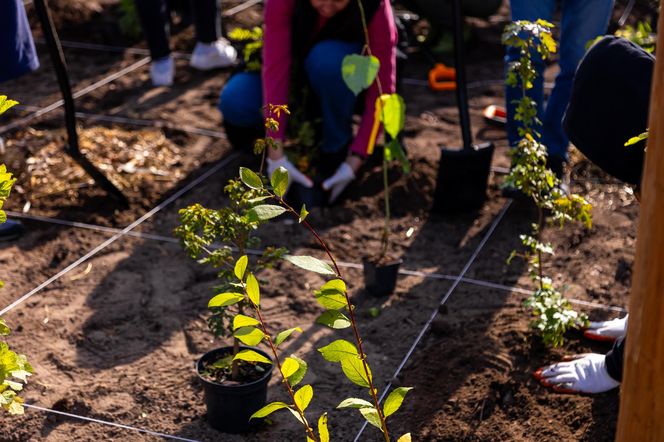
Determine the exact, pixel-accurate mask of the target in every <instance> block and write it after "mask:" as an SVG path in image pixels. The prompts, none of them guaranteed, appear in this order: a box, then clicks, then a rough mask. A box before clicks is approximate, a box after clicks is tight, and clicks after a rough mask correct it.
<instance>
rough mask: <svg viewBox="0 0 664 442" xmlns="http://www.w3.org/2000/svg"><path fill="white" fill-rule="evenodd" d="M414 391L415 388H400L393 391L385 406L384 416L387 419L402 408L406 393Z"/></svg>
mask: <svg viewBox="0 0 664 442" xmlns="http://www.w3.org/2000/svg"><path fill="white" fill-rule="evenodd" d="M412 389H413V387H399V388H395V389H394V390H392V392H391V393H390V394H389V396H387V399H385V405H383V414H384V415H385V417H388V416H391V415H392V414H394V413H395V412H396V411H397V410H398V409H399V407H401V404H402V403H403V400H404V398H405V397H406V393H408V392H409V391H410V390H412Z"/></svg>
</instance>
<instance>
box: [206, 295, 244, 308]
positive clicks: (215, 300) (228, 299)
mask: <svg viewBox="0 0 664 442" xmlns="http://www.w3.org/2000/svg"><path fill="white" fill-rule="evenodd" d="M243 299H244V295H243V294H241V293H220V294H218V295H216V296H214V297H212V299H210V301H209V302H208V308H212V307H226V306H229V305H233V304H237V303H238V302H240V301H242V300H243Z"/></svg>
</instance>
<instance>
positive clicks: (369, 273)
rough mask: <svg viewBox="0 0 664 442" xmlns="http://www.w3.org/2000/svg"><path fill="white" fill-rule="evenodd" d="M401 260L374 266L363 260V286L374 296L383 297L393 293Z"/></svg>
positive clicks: (372, 263)
mask: <svg viewBox="0 0 664 442" xmlns="http://www.w3.org/2000/svg"><path fill="white" fill-rule="evenodd" d="M402 262H403V260H402V259H399V260H396V261H393V262H389V263H387V264H380V265H376V263H375V262H372V261H371V259H369V258H363V259H362V264H363V267H364V286H365V287H366V289H367V291H368V292H369V293H371V294H372V295H374V296H385V295H389V294H390V293H392V292H394V289H395V287H396V286H397V276H398V275H399V266H400V265H401V263H402Z"/></svg>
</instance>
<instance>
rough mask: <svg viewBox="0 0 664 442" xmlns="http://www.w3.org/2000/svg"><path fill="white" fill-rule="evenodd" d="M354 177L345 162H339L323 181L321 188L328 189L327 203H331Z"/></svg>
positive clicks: (351, 169) (349, 166)
mask: <svg viewBox="0 0 664 442" xmlns="http://www.w3.org/2000/svg"><path fill="white" fill-rule="evenodd" d="M354 179H355V172H354V171H353V168H352V167H351V165H350V164H348V163H347V162H345V161H344V162H343V163H341V165H340V166H339V167H338V168H337V171H336V172H334V175H332V176H331V177H329V178H328V179H326V180H325V181H323V189H324V190H329V191H330V199H329V203H330V204H332V203H333V202H334V201H336V199H337V198H338V197H339V195H341V192H343V191H344V189H345V188H346V187H347V186H348V184H350V182H351V181H353V180H354Z"/></svg>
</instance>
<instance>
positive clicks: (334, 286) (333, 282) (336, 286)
mask: <svg viewBox="0 0 664 442" xmlns="http://www.w3.org/2000/svg"><path fill="white" fill-rule="evenodd" d="M320 289H321V291H323V290H336V291H337V292H339V293H346V283H345V282H344V281H343V280H341V279H330V280H329V281H327V282H326V283H325V284H323V286H322V287H321V288H320Z"/></svg>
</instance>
